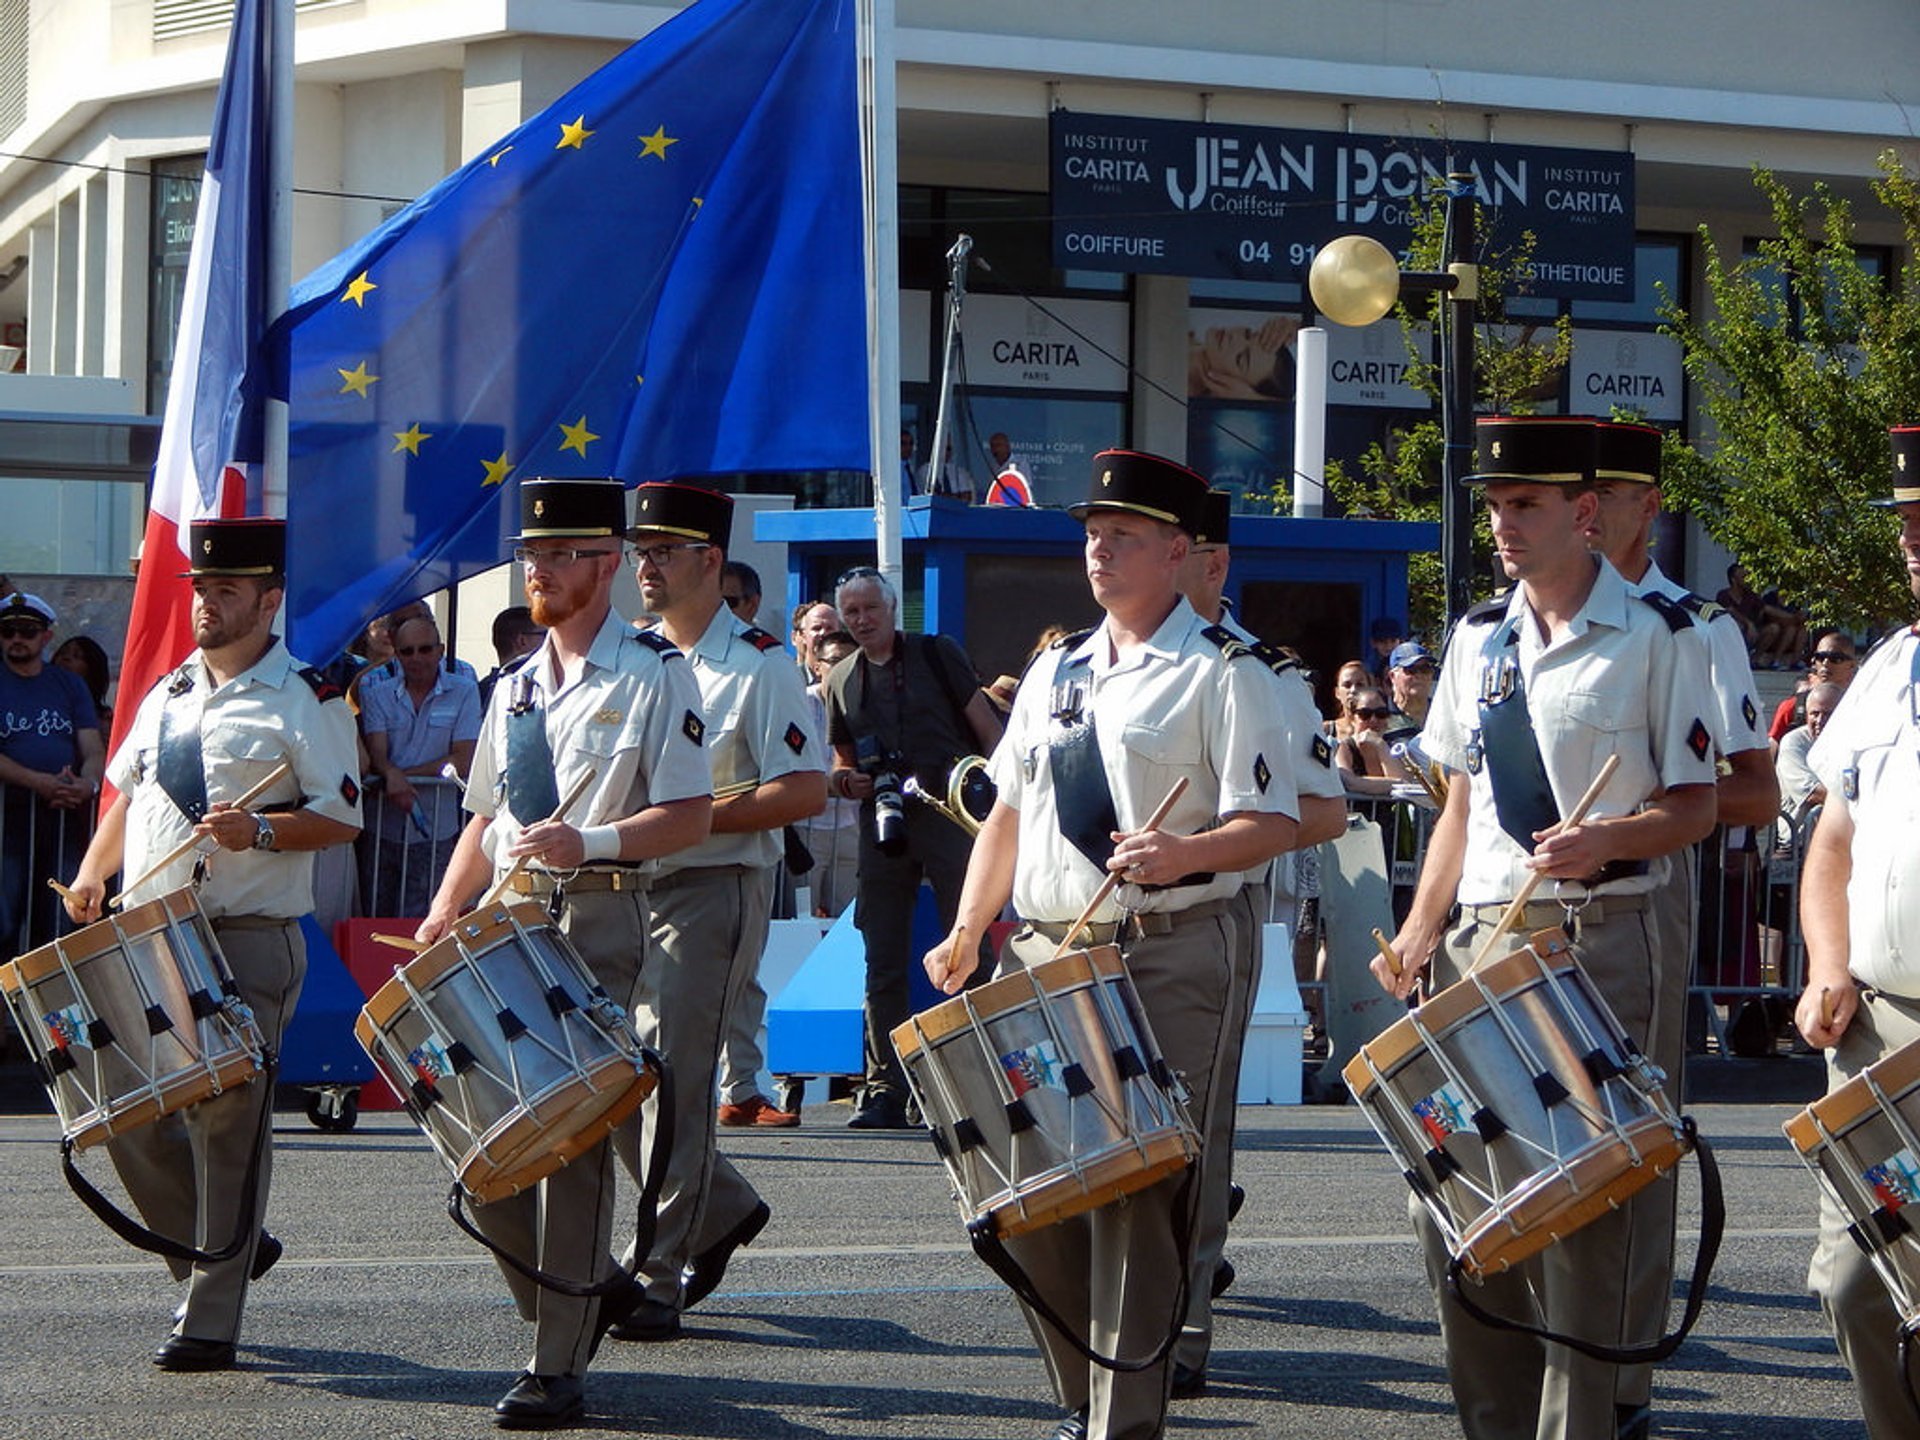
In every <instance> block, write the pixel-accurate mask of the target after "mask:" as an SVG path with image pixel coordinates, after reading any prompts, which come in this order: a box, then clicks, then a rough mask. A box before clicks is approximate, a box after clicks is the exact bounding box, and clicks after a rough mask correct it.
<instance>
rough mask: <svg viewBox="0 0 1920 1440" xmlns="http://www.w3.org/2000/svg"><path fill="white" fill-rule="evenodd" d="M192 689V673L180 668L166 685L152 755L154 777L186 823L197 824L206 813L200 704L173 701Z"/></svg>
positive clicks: (205, 775) (205, 782) (205, 777)
mask: <svg viewBox="0 0 1920 1440" xmlns="http://www.w3.org/2000/svg"><path fill="white" fill-rule="evenodd" d="M192 689H193V674H192V672H191V671H190V670H188V669H186V668H185V667H182V668H181V669H180V670H179V671H178V672H176V674H175V675H174V678H173V682H172V683H171V684H170V685H168V686H167V701H168V703H167V704H164V705H162V706H161V707H160V741H159V744H158V745H157V746H156V747H155V753H154V757H153V778H154V779H155V780H157V781H158V782H159V784H160V788H161V789H162V790H164V791H165V792H166V795H167V798H168V799H169V800H171V801H173V803H174V804H175V805H176V806H178V807H179V809H180V813H181V814H182V815H184V816H186V817H187V823H188V824H189V825H198V824H199V823H200V822H201V820H203V819H204V818H205V817H206V813H207V767H206V762H205V760H204V759H203V758H202V756H201V752H200V707H199V706H198V705H196V704H194V703H193V702H192V701H191V700H189V701H188V702H187V703H185V704H181V705H176V704H173V703H172V702H173V701H175V700H178V699H179V698H180V697H181V696H183V695H186V694H188V692H190V691H191V690H192Z"/></svg>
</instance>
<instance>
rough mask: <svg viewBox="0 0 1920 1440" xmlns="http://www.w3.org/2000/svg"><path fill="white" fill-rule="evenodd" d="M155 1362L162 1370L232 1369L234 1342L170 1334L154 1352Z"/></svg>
mask: <svg viewBox="0 0 1920 1440" xmlns="http://www.w3.org/2000/svg"><path fill="white" fill-rule="evenodd" d="M153 1363H154V1364H156V1365H158V1366H159V1367H160V1368H161V1369H162V1370H231V1369H233V1342H232V1341H231V1340H198V1339H195V1338H194V1337H193V1336H191V1335H169V1336H168V1337H167V1342H166V1344H164V1345H162V1346H161V1347H160V1348H159V1349H158V1350H156V1351H154V1352H153Z"/></svg>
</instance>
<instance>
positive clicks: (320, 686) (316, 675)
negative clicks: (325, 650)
mask: <svg viewBox="0 0 1920 1440" xmlns="http://www.w3.org/2000/svg"><path fill="white" fill-rule="evenodd" d="M300 678H301V679H302V680H304V681H306V682H307V684H308V685H309V686H310V687H312V690H313V694H314V698H315V699H317V700H318V701H319V702H320V703H321V704H323V705H324V704H326V702H327V701H329V700H338V699H339V698H340V697H341V696H342V695H344V694H346V693H347V692H346V691H344V690H342V689H341V688H340V687H339V686H338V685H336V684H334V683H333V681H331V680H329V679H328V678H327V677H326V676H325V675H323V674H321V673H320V671H318V670H316V669H314V668H313V666H311V665H306V666H303V667H301V670H300Z"/></svg>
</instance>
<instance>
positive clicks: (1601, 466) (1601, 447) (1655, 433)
mask: <svg viewBox="0 0 1920 1440" xmlns="http://www.w3.org/2000/svg"><path fill="white" fill-rule="evenodd" d="M1593 478H1594V479H1596V480H1626V481H1630V482H1631V483H1633V484H1635V485H1658V484H1659V483H1660V431H1659V429H1658V428H1657V427H1655V426H1652V425H1640V424H1637V423H1635V422H1633V421H1630V420H1596V421H1595V422H1594V426H1593Z"/></svg>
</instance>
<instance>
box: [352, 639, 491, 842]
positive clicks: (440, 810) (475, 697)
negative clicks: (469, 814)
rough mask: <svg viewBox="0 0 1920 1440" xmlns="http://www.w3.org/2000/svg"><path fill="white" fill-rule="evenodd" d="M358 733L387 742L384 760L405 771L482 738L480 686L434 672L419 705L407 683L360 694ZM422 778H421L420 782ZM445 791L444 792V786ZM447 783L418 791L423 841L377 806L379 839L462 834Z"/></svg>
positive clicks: (390, 810)
mask: <svg viewBox="0 0 1920 1440" xmlns="http://www.w3.org/2000/svg"><path fill="white" fill-rule="evenodd" d="M360 730H361V733H362V734H366V735H385V736H386V737H387V760H388V761H389V762H390V763H391V764H393V765H396V766H398V767H399V768H400V769H402V770H405V769H407V768H408V767H410V766H413V765H419V764H421V763H423V762H425V761H428V760H432V759H435V758H437V757H438V756H441V755H445V754H446V753H447V752H448V751H449V750H450V749H452V748H453V743H454V742H455V741H456V740H477V739H479V738H480V686H479V683H478V682H477V681H475V680H474V678H473V676H472V675H463V674H461V673H459V672H458V671H454V672H452V673H448V671H446V670H445V669H444V668H443V669H440V670H436V671H435V672H434V676H433V688H432V689H431V690H429V691H428V692H427V693H426V695H425V696H424V697H422V699H421V701H420V703H419V704H418V705H415V704H414V703H413V693H412V692H411V691H410V690H408V689H407V687H406V684H405V682H404V681H403V682H402V683H400V684H398V685H378V686H375V687H374V688H373V689H371V690H362V691H361V692H360ZM419 778H425V777H419ZM443 785H444V786H445V788H444V789H442V788H441V787H442V786H443ZM456 800H457V795H456V794H455V792H454V789H453V786H452V784H451V783H450V782H446V781H440V780H437V779H436V780H430V781H428V783H426V784H424V785H422V786H421V787H420V792H419V795H418V797H417V799H416V800H415V804H414V810H415V813H416V814H418V815H419V816H420V817H421V819H422V820H423V821H425V822H426V823H427V825H428V830H429V833H428V836H427V837H421V836H420V835H419V833H418V832H417V831H415V830H414V829H413V827H412V823H411V822H410V821H409V820H408V818H407V816H406V815H405V814H404V813H402V811H401V809H400V807H399V806H398V805H381V806H379V807H378V809H379V813H380V833H381V835H382V836H383V837H384V838H385V839H388V840H413V839H419V838H432V839H440V840H445V839H447V838H448V837H450V836H452V835H456V834H458V833H459V830H460V806H459V805H458V804H457V803H455V802H456Z"/></svg>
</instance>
